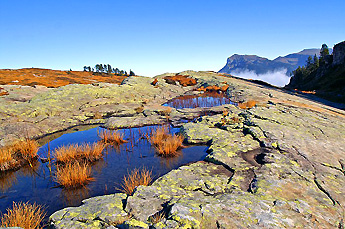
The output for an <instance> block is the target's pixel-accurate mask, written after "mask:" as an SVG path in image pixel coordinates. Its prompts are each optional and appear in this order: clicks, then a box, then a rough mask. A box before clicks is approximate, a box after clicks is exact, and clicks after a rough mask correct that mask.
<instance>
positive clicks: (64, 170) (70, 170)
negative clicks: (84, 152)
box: [55, 162, 93, 188]
mask: <svg viewBox="0 0 345 229" xmlns="http://www.w3.org/2000/svg"><path fill="white" fill-rule="evenodd" d="M90 175H91V167H90V166H89V165H87V164H85V163H79V162H74V163H67V164H66V165H64V166H57V167H56V174H55V181H56V182H57V183H59V184H60V185H62V186H64V187H65V188H79V187H81V186H84V185H85V184H87V183H88V182H90V181H92V180H93V178H91V177H90Z"/></svg>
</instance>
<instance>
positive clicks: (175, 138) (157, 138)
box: [148, 126, 184, 157]
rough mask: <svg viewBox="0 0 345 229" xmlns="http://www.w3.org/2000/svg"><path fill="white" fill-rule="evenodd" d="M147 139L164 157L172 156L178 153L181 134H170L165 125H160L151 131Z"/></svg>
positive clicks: (181, 138)
mask: <svg viewBox="0 0 345 229" xmlns="http://www.w3.org/2000/svg"><path fill="white" fill-rule="evenodd" d="M148 139H149V141H150V143H151V144H152V145H154V146H155V147H156V149H157V151H158V154H159V155H161V156H164V157H174V156H177V155H179V152H178V151H177V150H178V149H180V148H182V143H183V140H184V138H183V136H181V135H171V134H169V131H168V129H167V127H165V126H162V127H159V128H157V129H156V131H151V133H150V136H148Z"/></svg>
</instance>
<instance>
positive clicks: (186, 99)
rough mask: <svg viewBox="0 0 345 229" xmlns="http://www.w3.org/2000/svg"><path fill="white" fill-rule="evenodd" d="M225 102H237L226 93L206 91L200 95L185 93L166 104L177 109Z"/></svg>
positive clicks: (210, 105)
mask: <svg viewBox="0 0 345 229" xmlns="http://www.w3.org/2000/svg"><path fill="white" fill-rule="evenodd" d="M224 104H235V103H233V102H231V100H230V99H229V98H228V97H226V96H225V94H224V93H218V92H205V93H202V94H198V95H183V96H179V97H176V98H174V99H172V100H170V101H168V102H167V103H165V104H164V106H169V107H174V108H176V109H183V108H197V107H214V106H220V105H224Z"/></svg>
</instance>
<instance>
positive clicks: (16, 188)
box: [0, 126, 206, 216]
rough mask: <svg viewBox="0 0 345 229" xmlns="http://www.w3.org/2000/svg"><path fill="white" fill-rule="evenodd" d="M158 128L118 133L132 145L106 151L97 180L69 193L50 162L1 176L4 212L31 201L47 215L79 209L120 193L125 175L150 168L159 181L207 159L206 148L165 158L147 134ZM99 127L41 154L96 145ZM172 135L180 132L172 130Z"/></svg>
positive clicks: (61, 141) (94, 168) (65, 139)
mask: <svg viewBox="0 0 345 229" xmlns="http://www.w3.org/2000/svg"><path fill="white" fill-rule="evenodd" d="M153 128H156V126H146V127H140V128H131V129H121V130H118V131H120V132H121V133H123V134H124V138H125V139H126V140H127V141H128V143H125V144H122V145H120V146H118V147H112V146H109V147H107V148H106V149H105V150H104V157H103V159H101V160H99V161H97V162H95V163H93V164H92V177H93V178H94V179H95V180H94V181H92V182H90V183H89V184H87V185H86V186H85V187H83V188H80V189H75V190H66V189H63V188H61V187H59V185H58V184H57V183H56V182H55V180H54V171H55V166H54V164H52V165H51V166H49V163H48V162H47V163H41V162H37V163H35V164H34V165H33V167H30V166H25V167H23V168H21V169H20V170H18V171H15V172H13V171H12V172H7V173H0V211H2V212H3V213H4V212H5V210H6V208H8V207H10V206H12V202H13V201H16V202H18V201H23V202H26V201H30V202H36V203H37V204H41V205H44V206H45V207H46V209H47V213H48V214H47V216H49V215H50V214H52V213H53V212H55V211H57V210H59V209H62V208H64V207H67V206H78V205H80V204H81V201H82V200H83V199H85V198H89V197H92V196H98V195H104V194H111V193H115V192H119V190H118V189H117V188H120V186H121V181H122V178H123V176H124V175H126V174H127V173H128V171H131V170H132V169H134V168H142V167H146V168H148V169H152V174H153V176H154V177H155V178H158V177H159V176H161V175H164V174H165V173H167V172H169V171H170V170H172V169H175V168H178V167H179V166H181V165H183V164H186V163H190V162H195V161H199V160H203V159H204V158H205V156H206V146H192V147H188V148H184V149H182V151H181V154H180V155H179V156H178V157H175V158H162V157H159V156H157V155H156V153H155V149H154V148H153V147H152V146H151V145H150V143H149V142H148V141H147V140H146V137H145V136H146V134H147V133H149V131H150V130H152V129H153ZM101 130H102V128H100V127H96V128H92V129H89V130H85V131H78V132H75V133H68V134H64V135H62V136H61V137H59V138H57V139H55V140H52V141H50V142H49V145H48V144H45V145H43V146H42V147H41V148H40V150H39V152H38V154H39V155H40V157H43V158H45V157H47V155H48V149H49V148H50V150H51V152H52V154H53V151H54V149H55V148H57V147H60V146H62V145H67V144H81V143H93V142H97V141H99V140H100V138H99V137H98V136H97V131H101ZM170 131H171V132H172V133H176V132H178V129H177V128H171V129H170Z"/></svg>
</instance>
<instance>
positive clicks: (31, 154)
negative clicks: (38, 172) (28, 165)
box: [13, 139, 39, 162]
mask: <svg viewBox="0 0 345 229" xmlns="http://www.w3.org/2000/svg"><path fill="white" fill-rule="evenodd" d="M13 148H14V151H15V152H18V153H19V154H20V156H21V157H22V158H23V159H24V160H26V161H28V162H31V160H32V159H34V158H37V152H38V149H39V145H38V143H37V141H35V140H32V139H25V140H23V141H19V142H17V143H16V144H14V146H13Z"/></svg>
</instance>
